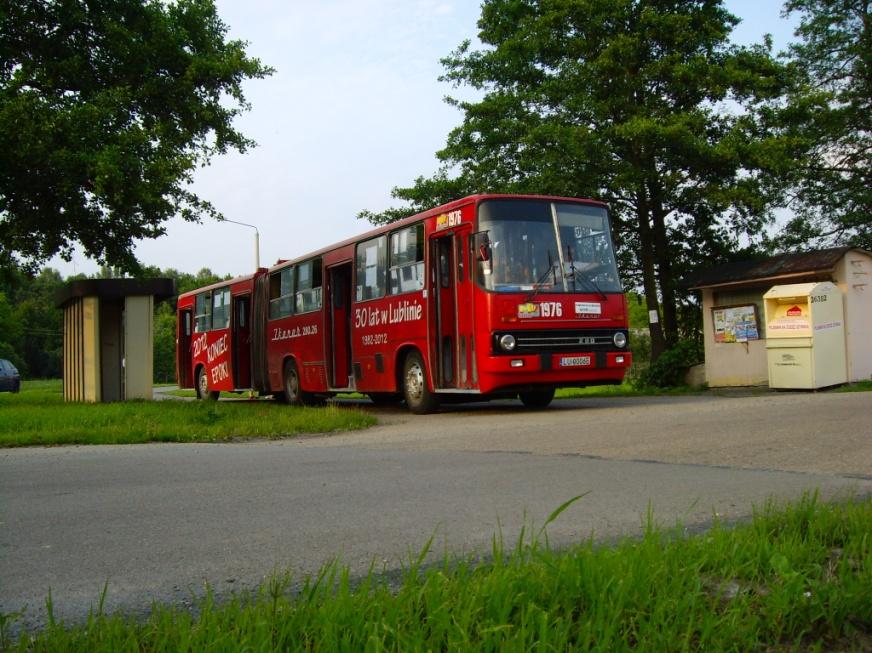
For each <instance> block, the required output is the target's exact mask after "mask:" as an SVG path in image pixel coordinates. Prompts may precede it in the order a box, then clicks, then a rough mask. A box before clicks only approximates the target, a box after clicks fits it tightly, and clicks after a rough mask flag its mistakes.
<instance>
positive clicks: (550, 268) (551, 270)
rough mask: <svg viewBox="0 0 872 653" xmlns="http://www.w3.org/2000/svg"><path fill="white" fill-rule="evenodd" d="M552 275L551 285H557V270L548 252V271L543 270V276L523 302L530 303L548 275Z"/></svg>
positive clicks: (549, 251)
mask: <svg viewBox="0 0 872 653" xmlns="http://www.w3.org/2000/svg"><path fill="white" fill-rule="evenodd" d="M549 274H551V275H553V281H552V284H553V285H555V286H556V285H557V268H556V267H555V266H554V257H553V256H551V250H550V249H549V250H548V269H547V270H545V274H543V275H542V276H541V277H540V278H539V280H538V281H537V282H536V283H535V284H534V285H533V291H532V292H531V293H530V294H529V295H527V298H526V299H525V300H524V301H525V302H532V301H533V300H534V299H535V298H536V295H538V294H539V291H540V290H542V286H543V284H544V283H545V279H547V278H548V275H549Z"/></svg>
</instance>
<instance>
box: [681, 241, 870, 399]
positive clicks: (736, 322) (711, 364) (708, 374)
mask: <svg viewBox="0 0 872 653" xmlns="http://www.w3.org/2000/svg"><path fill="white" fill-rule="evenodd" d="M811 281H831V282H833V283H835V284H836V285H837V286H838V287H839V289H840V290H841V291H842V294H843V298H844V309H845V346H846V351H847V360H848V381H849V382H856V381H864V380H870V379H872V252H868V251H866V250H862V249H856V248H852V247H839V248H834V249H825V250H817V251H812V252H804V253H800V254H781V255H779V256H773V257H771V258H768V259H765V260H762V261H745V262H738V263H727V264H724V265H719V266H716V267H712V268H708V269H705V270H700V271H698V272H697V273H695V274H693V275H689V276H688V277H687V278H686V279H685V284H686V285H687V286H688V287H690V288H691V289H692V290H698V291H700V293H701V295H702V316H703V331H704V338H705V380H706V382H707V383H708V385H709V386H710V387H724V386H746V385H767V384H768V383H769V373H768V368H767V357H766V329H765V325H764V324H763V294H764V293H765V292H767V291H768V290H769V289H770V288H772V287H773V286H780V285H783V284H794V283H805V282H811Z"/></svg>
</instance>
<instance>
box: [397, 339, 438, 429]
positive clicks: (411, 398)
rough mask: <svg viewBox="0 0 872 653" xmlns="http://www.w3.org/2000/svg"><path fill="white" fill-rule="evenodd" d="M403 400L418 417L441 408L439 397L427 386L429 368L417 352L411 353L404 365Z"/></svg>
mask: <svg viewBox="0 0 872 653" xmlns="http://www.w3.org/2000/svg"><path fill="white" fill-rule="evenodd" d="M403 398H404V399H405V400H406V406H407V407H408V408H409V410H410V411H411V412H413V413H415V414H416V415H425V414H427V413H432V412H433V411H435V410H436V409H437V408H439V397H437V396H436V395H435V394H434V393H433V392H432V391H431V390H430V388H429V387H428V386H427V368H426V367H424V359H423V358H421V354H419V353H418V352H417V351H410V352H409V353H408V354H407V355H406V360H405V362H404V363H403Z"/></svg>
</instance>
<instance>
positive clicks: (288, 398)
mask: <svg viewBox="0 0 872 653" xmlns="http://www.w3.org/2000/svg"><path fill="white" fill-rule="evenodd" d="M284 380H285V381H284V385H283V386H282V399H283V400H284V402H285V403H287V404H290V405H291V406H302V405H303V395H302V393H301V392H300V375H299V374H298V373H297V364H296V363H295V362H294V361H288V362H287V363H285V373H284Z"/></svg>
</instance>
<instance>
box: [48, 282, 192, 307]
mask: <svg viewBox="0 0 872 653" xmlns="http://www.w3.org/2000/svg"><path fill="white" fill-rule="evenodd" d="M175 294H176V282H175V280H173V279H167V278H160V279H78V280H76V281H70V282H69V283H67V284H65V285H64V286H63V287H62V288H61V289H60V290H58V292H57V295H55V305H56V306H58V307H59V308H60V307H63V306H65V305H66V304H67V303H68V302H70V301H72V300H73V299H76V298H78V297H101V298H104V299H122V298H124V297H129V296H132V295H152V296H153V297H154V298H155V300H156V301H163V300H164V299H169V298H170V297H173V296H174V295H175Z"/></svg>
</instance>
